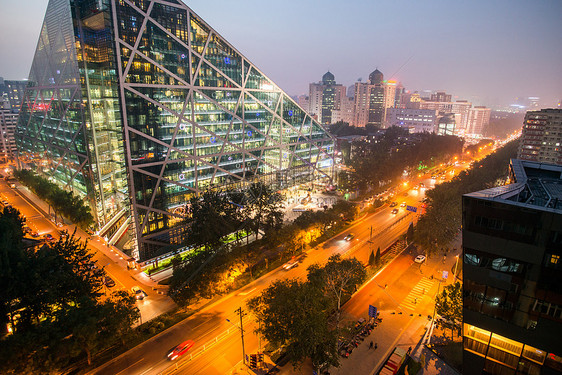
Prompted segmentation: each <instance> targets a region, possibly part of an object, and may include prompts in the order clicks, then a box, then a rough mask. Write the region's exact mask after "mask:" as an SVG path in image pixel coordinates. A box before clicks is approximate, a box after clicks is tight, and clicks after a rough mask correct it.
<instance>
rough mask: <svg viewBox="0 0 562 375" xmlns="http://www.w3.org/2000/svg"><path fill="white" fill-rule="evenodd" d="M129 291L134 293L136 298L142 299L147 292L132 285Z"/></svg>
mask: <svg viewBox="0 0 562 375" xmlns="http://www.w3.org/2000/svg"><path fill="white" fill-rule="evenodd" d="M131 291H132V292H133V293H134V295H135V298H136V299H144V297H146V296H147V294H146V293H145V292H144V291H143V290H142V289H141V288H139V287H138V286H134V287H132V288H131Z"/></svg>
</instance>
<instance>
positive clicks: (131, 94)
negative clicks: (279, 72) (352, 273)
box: [16, 0, 334, 261]
mask: <svg viewBox="0 0 562 375" xmlns="http://www.w3.org/2000/svg"><path fill="white" fill-rule="evenodd" d="M248 37H251V35H248ZM29 81H30V82H29V86H28V88H27V89H26V92H25V98H24V102H23V105H22V109H21V113H20V119H19V122H18V127H17V132H16V141H17V146H18V153H19V155H18V157H19V162H20V164H21V165H22V166H24V167H30V168H33V169H35V170H36V171H37V172H39V173H41V174H43V175H45V176H48V177H49V178H50V179H51V180H53V181H55V182H56V183H57V184H59V185H60V186H62V187H64V188H65V189H68V190H70V191H73V192H74V193H76V194H78V195H79V196H80V197H82V198H83V199H84V200H85V201H86V202H87V203H88V204H89V205H90V207H91V209H92V212H93V214H94V216H95V220H96V223H97V227H98V230H99V233H100V235H102V236H107V237H108V239H109V242H110V243H116V242H117V241H119V243H121V242H125V241H126V240H127V237H129V238H130V240H129V241H127V244H125V245H126V246H125V247H126V250H127V249H129V246H130V251H131V254H132V255H133V256H134V257H135V258H136V259H138V260H142V261H144V260H149V259H151V258H153V257H155V256H157V255H159V254H163V253H167V252H170V251H175V250H176V249H178V248H179V247H180V246H181V244H182V241H183V240H184V229H185V227H186V225H187V224H186V210H187V206H186V205H187V202H188V200H189V199H190V197H192V196H194V195H198V194H200V193H201V192H203V191H205V190H206V189H227V188H228V189H243V188H244V187H245V186H247V184H248V183H250V182H253V181H258V180H259V181H263V182H265V183H268V184H271V185H273V186H274V187H275V188H278V189H283V188H287V187H290V186H295V185H298V184H301V183H307V182H311V181H313V180H320V179H324V180H326V181H327V180H330V179H331V173H332V168H333V167H332V165H333V152H334V148H333V137H332V136H330V135H329V134H328V133H327V132H326V131H325V129H324V128H323V127H322V125H320V124H319V123H317V122H316V121H314V120H313V119H312V118H311V116H309V115H308V114H307V113H306V112H305V111H304V110H303V109H302V108H300V107H299V106H298V105H297V104H296V103H295V102H294V101H293V100H291V99H290V98H289V97H288V95H286V94H285V93H284V92H283V91H282V90H281V89H280V88H279V87H278V86H277V85H276V84H275V83H273V82H272V81H271V80H270V79H269V78H267V77H266V76H265V74H263V72H261V71H260V70H259V69H258V68H257V67H256V66H255V65H254V64H252V63H251V62H250V60H248V59H247V58H246V57H245V56H243V55H242V54H241V53H240V52H238V51H237V50H236V49H235V48H234V46H232V45H231V44H230V43H228V42H227V41H226V40H225V39H224V38H223V37H222V36H221V35H219V34H218V33H217V32H216V31H215V30H213V28H211V26H209V25H208V24H207V23H205V22H204V21H203V20H202V19H201V18H200V17H199V16H197V15H196V14H195V13H194V12H193V11H192V10H191V9H190V8H188V7H187V6H186V5H185V4H183V3H182V2H181V1H165V2H162V1H149V0H119V1H118V0H97V1H91V0H73V1H71V0H50V1H49V4H48V6H47V12H46V15H45V20H44V22H43V26H42V29H41V35H40V38H39V42H38V45H37V50H36V52H35V57H34V60H33V64H32V68H31V72H30V76H29ZM311 99H312V98H311ZM127 251H129V250H127Z"/></svg>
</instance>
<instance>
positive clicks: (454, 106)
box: [419, 100, 472, 134]
mask: <svg viewBox="0 0 562 375" xmlns="http://www.w3.org/2000/svg"><path fill="white" fill-rule="evenodd" d="M471 107H472V103H470V102H468V101H466V100H457V101H456V102H435V101H427V100H422V101H421V102H420V106H419V108H420V109H433V110H437V111H439V112H442V113H453V114H455V116H456V117H457V125H456V132H457V133H458V134H461V133H464V131H465V130H466V128H467V126H468V112H469V110H470V108H471Z"/></svg>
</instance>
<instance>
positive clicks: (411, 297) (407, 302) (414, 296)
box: [400, 277, 434, 310]
mask: <svg viewBox="0 0 562 375" xmlns="http://www.w3.org/2000/svg"><path fill="white" fill-rule="evenodd" d="M433 283H434V281H433V280H430V279H428V278H427V277H424V278H422V279H421V280H420V281H419V282H418V283H417V284H416V286H415V287H414V288H413V289H412V290H411V291H410V293H408V295H407V296H406V298H404V300H403V301H402V303H401V304H400V308H402V309H408V310H415V309H416V307H417V305H418V304H419V303H421V301H422V298H423V297H424V296H426V295H427V294H428V293H429V290H430V289H431V287H432V286H433Z"/></svg>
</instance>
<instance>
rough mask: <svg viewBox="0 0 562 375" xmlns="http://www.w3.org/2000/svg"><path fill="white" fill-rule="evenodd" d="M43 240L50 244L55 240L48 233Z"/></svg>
mask: <svg viewBox="0 0 562 375" xmlns="http://www.w3.org/2000/svg"><path fill="white" fill-rule="evenodd" d="M43 238H45V240H47V241H49V242H52V241H54V240H55V237H53V236H52V235H51V234H50V233H47V234H46V235H44V236H43Z"/></svg>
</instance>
